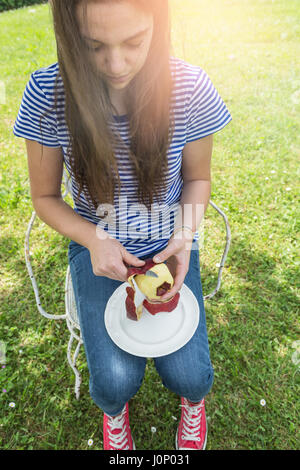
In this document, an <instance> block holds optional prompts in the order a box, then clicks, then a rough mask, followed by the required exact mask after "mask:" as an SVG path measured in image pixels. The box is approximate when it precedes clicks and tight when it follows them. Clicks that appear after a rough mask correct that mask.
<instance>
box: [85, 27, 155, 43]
mask: <svg viewBox="0 0 300 470" xmlns="http://www.w3.org/2000/svg"><path fill="white" fill-rule="evenodd" d="M147 31H149V28H146V29H144V30H143V31H140V32H139V33H136V34H134V35H133V36H131V37H130V38H127V39H125V41H124V42H127V41H130V40H131V39H135V38H137V37H138V36H141V35H142V34H145V33H147ZM82 37H83V39H87V40H88V41H93V42H97V43H100V44H103V43H102V41H99V40H98V39H93V38H88V37H86V36H82Z"/></svg>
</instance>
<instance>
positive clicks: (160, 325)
mask: <svg viewBox="0 0 300 470" xmlns="http://www.w3.org/2000/svg"><path fill="white" fill-rule="evenodd" d="M128 286H129V284H128V283H127V282H125V283H124V284H122V285H121V286H119V287H118V288H117V289H116V290H115V292H114V293H113V295H112V296H111V297H110V299H109V300H108V302H107V305H106V309H105V314H104V321H105V326H106V329H107V332H108V334H109V336H110V337H111V339H112V340H113V342H114V343H115V344H116V345H117V346H119V348H121V349H123V350H124V351H127V352H128V353H130V354H133V355H134V356H141V357H160V356H165V355H166V354H171V353H173V352H175V351H177V350H178V349H180V348H182V346H184V345H185V344H186V343H187V342H188V341H189V340H190V339H191V338H192V336H193V334H194V333H195V331H196V329H197V326H198V323H199V316H200V313H199V305H198V301H197V299H196V297H195V296H194V294H193V292H192V291H191V290H190V289H189V288H188V287H187V286H186V285H185V284H183V286H182V287H181V289H180V298H179V302H178V305H177V307H176V308H175V309H174V310H173V311H172V312H161V313H157V314H156V315H155V316H153V315H151V314H150V313H149V312H148V311H147V310H146V309H145V308H144V307H143V313H142V316H141V318H140V320H139V321H133V320H130V319H128V318H127V315H126V306H125V300H126V297H127V292H126V287H128ZM139 294H140V293H139V292H138V291H137V292H136V297H135V304H136V305H139V304H140V301H141V299H143V298H145V297H141V295H139Z"/></svg>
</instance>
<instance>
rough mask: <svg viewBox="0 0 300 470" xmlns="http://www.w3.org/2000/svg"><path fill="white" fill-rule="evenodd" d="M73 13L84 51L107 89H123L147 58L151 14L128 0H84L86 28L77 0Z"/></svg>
mask: <svg viewBox="0 0 300 470" xmlns="http://www.w3.org/2000/svg"><path fill="white" fill-rule="evenodd" d="M76 14H77V18H78V21H79V26H80V32H81V35H82V37H83V41H84V43H85V44H86V45H87V47H88V49H87V51H88V53H89V54H91V57H92V59H94V60H95V63H96V66H97V69H98V70H99V72H100V74H101V75H102V77H103V78H104V80H106V82H107V85H108V87H109V89H110V90H111V91H117V90H120V91H121V90H124V89H125V88H126V87H127V86H128V84H129V83H130V81H131V80H132V79H133V78H134V76H135V75H136V74H137V73H138V72H139V71H140V70H141V69H142V68H143V65H144V64H145V62H146V59H147V56H148V52H149V49H150V44H151V40H152V34H153V16H152V15H151V14H149V13H147V12H144V11H143V10H142V9H139V8H137V7H136V6H135V5H133V4H132V3H131V2H128V1H127V0H124V1H119V2H111V3H102V2H97V1H96V0H95V1H92V2H88V3H87V27H88V31H86V30H85V29H84V25H83V16H82V9H81V6H80V4H79V7H78V8H77V11H76ZM124 76H125V78H122V79H121V80H118V79H119V78H120V77H124ZM114 78H115V80H114Z"/></svg>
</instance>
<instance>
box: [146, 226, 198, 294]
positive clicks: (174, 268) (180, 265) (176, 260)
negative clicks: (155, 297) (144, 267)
mask: <svg viewBox="0 0 300 470" xmlns="http://www.w3.org/2000/svg"><path fill="white" fill-rule="evenodd" d="M178 236H179V237H180V238H174V237H171V238H170V240H169V242H168V245H167V246H166V248H165V249H164V250H163V251H161V252H160V253H157V254H156V255H155V256H154V257H153V261H154V262H155V263H163V262H165V263H166V265H167V266H168V268H169V270H170V273H171V274H172V276H173V278H174V285H173V287H172V289H170V290H169V291H168V292H167V293H166V294H164V295H162V296H161V297H160V300H161V301H165V300H170V299H171V297H173V296H174V295H175V294H176V293H177V292H178V291H179V290H180V289H181V287H182V285H183V283H184V279H185V276H186V274H187V272H188V270H189V264H190V257H191V247H192V240H191V238H190V237H189V238H186V237H185V236H184V233H182V232H181V233H180V235H178ZM158 256H159V259H157V257H158Z"/></svg>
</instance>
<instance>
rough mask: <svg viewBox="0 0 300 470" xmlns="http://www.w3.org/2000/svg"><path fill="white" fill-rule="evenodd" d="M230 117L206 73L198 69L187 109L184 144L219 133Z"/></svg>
mask: <svg viewBox="0 0 300 470" xmlns="http://www.w3.org/2000/svg"><path fill="white" fill-rule="evenodd" d="M231 120H232V117H231V115H230V113H229V111H228V109H227V107H226V105H225V103H224V102H223V100H222V98H221V97H220V95H219V93H218V91H217V90H216V88H215V87H214V85H213V83H212V82H211V80H210V78H209V76H208V75H207V73H206V72H205V71H204V70H202V69H200V73H199V76H198V78H197V80H196V83H195V87H194V89H193V91H192V94H191V97H190V100H189V105H188V109H187V132H186V142H193V141H194V140H198V139H202V138H203V137H206V136H208V135H210V134H214V133H215V132H218V131H220V130H221V129H223V127H225V126H226V125H227V124H228V123H229V122H230V121H231Z"/></svg>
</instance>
